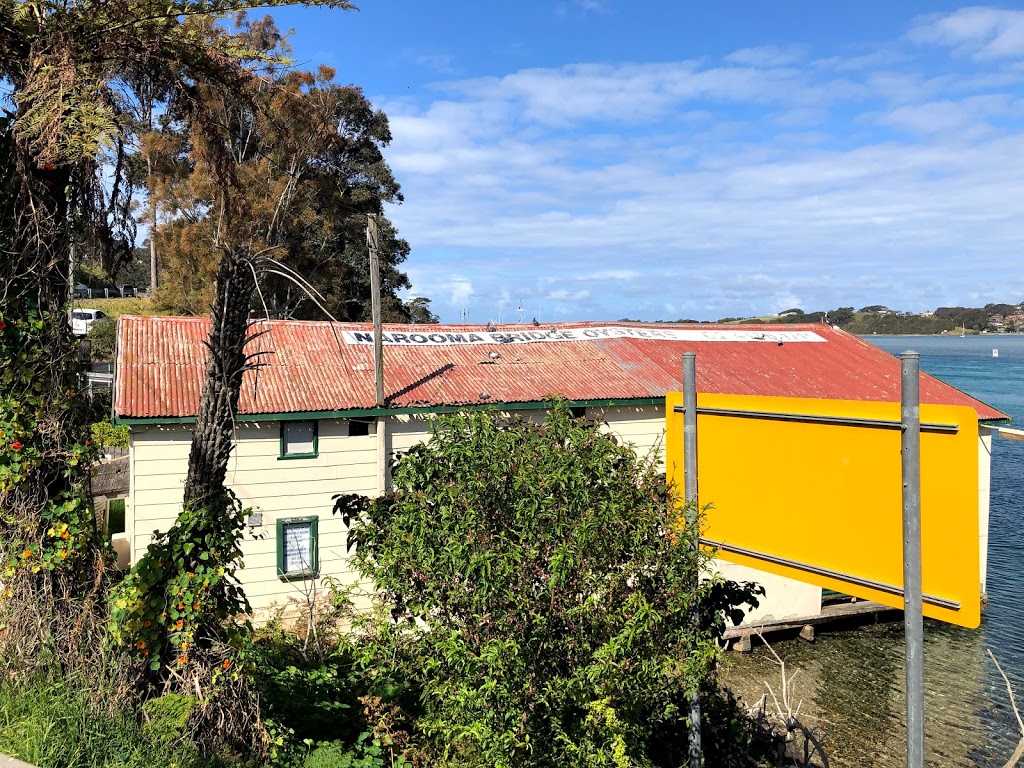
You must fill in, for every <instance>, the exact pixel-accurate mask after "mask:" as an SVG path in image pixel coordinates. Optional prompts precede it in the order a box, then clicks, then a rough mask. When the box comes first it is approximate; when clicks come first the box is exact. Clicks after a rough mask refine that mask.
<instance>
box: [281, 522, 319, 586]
mask: <svg viewBox="0 0 1024 768" xmlns="http://www.w3.org/2000/svg"><path fill="white" fill-rule="evenodd" d="M319 523H320V518H319V517H317V516H316V515H311V516H309V517H280V518H278V520H277V575H278V577H279V578H280V579H281V580H282V581H300V580H303V579H315V578H316V577H317V575H318V574H319V573H320V530H319V527H320V526H319ZM289 530H291V531H293V532H294V533H293V539H292V541H293V543H294V544H295V545H296V547H295V548H293V549H292V550H291V551H289V548H288V532H289ZM300 530H308V531H309V533H308V538H306V539H305V541H306V542H308V548H307V549H306V551H305V552H304V553H298V554H297V553H296V549H297V548H298V547H300V546H301V545H302V544H303V539H302V538H301V534H300V533H299V531H300ZM295 557H298V558H299V562H298V563H296V562H295Z"/></svg>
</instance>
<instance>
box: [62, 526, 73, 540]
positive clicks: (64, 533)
mask: <svg viewBox="0 0 1024 768" xmlns="http://www.w3.org/2000/svg"><path fill="white" fill-rule="evenodd" d="M70 535H71V531H69V530H68V529H67V528H65V529H64V530H63V531H61V532H60V537H61V538H62V539H66V538H68V537H69V536H70Z"/></svg>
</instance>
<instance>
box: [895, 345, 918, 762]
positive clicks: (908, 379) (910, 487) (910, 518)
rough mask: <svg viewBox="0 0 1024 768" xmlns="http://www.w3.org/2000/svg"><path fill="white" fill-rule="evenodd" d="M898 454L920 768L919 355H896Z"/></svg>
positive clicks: (913, 752) (912, 758) (914, 746)
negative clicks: (898, 366)
mask: <svg viewBox="0 0 1024 768" xmlns="http://www.w3.org/2000/svg"><path fill="white" fill-rule="evenodd" d="M900 362H901V364H902V370H901V397H900V421H901V426H902V445H901V449H902V455H903V626H904V633H905V635H906V641H907V768H924V615H923V614H922V613H921V607H922V605H921V601H922V594H921V591H922V587H921V386H920V366H921V355H920V354H919V353H917V352H904V353H903V354H901V355H900Z"/></svg>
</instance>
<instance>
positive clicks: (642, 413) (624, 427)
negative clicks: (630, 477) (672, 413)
mask: <svg viewBox="0 0 1024 768" xmlns="http://www.w3.org/2000/svg"><path fill="white" fill-rule="evenodd" d="M587 418H591V419H598V420H600V421H603V422H604V423H605V424H606V425H607V426H606V427H605V429H606V430H607V431H608V432H610V433H611V434H613V435H615V437H616V438H618V440H619V444H620V445H624V444H629V445H632V446H633V448H634V450H635V451H636V452H637V454H638V455H639V456H647V455H649V454H650V453H651V452H652V451H654V452H655V454H656V456H657V464H658V469H659V470H660V471H662V472H664V471H665V406H663V405H638V406H630V407H627V406H615V407H610V408H588V409H587Z"/></svg>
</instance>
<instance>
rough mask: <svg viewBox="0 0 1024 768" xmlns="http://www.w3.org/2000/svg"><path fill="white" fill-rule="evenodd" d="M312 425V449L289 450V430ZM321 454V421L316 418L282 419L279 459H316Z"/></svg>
mask: <svg viewBox="0 0 1024 768" xmlns="http://www.w3.org/2000/svg"><path fill="white" fill-rule="evenodd" d="M304 425H310V426H311V427H312V430H313V450H312V451H289V450H288V432H289V430H291V429H294V428H299V427H302V426H304ZM319 455H320V422H318V421H315V420H303V421H282V422H281V448H280V453H279V454H278V457H277V458H278V459H315V458H316V457H317V456H319Z"/></svg>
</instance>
